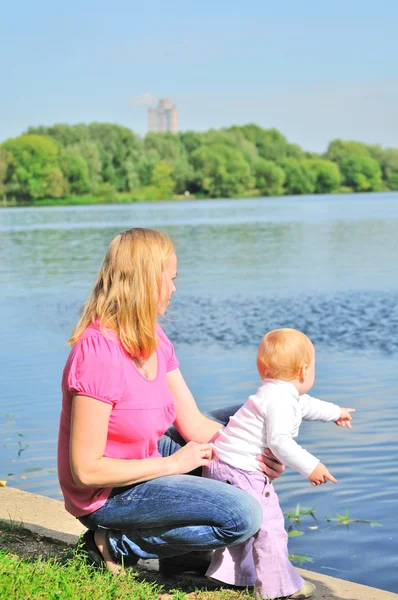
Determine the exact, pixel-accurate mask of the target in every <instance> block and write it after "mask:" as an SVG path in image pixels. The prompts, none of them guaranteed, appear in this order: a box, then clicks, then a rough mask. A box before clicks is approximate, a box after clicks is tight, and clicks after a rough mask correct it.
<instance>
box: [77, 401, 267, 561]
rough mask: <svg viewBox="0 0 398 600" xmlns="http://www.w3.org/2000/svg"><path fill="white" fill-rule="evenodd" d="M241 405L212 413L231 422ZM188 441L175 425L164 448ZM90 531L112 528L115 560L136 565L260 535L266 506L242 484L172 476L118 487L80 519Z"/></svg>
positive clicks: (161, 445) (109, 534) (162, 442)
mask: <svg viewBox="0 0 398 600" xmlns="http://www.w3.org/2000/svg"><path fill="white" fill-rule="evenodd" d="M238 408H239V406H234V407H227V408H224V409H220V410H217V411H213V412H212V413H210V414H209V416H210V417H211V418H213V419H215V420H217V421H219V422H220V423H224V424H225V423H226V422H227V421H228V418H229V416H230V415H231V414H233V413H234V412H236V410H237V409H238ZM184 443H185V442H184V441H183V440H182V438H181V436H180V435H179V433H178V432H177V431H176V430H175V429H174V428H170V429H169V430H168V431H167V432H166V434H165V435H164V436H163V437H162V438H161V439H160V440H159V444H158V447H159V452H160V454H161V455H162V456H170V455H171V454H173V453H174V452H176V451H177V450H178V449H179V448H181V446H182V445H183V444H184ZM79 520H80V521H81V523H83V525H85V526H86V527H87V528H88V529H91V530H94V531H95V530H97V529H100V528H101V529H106V530H107V541H108V546H109V551H110V554H111V556H112V558H113V560H114V561H115V562H118V563H123V564H125V565H126V566H129V565H134V564H135V563H136V562H137V560H138V558H144V559H146V558H158V557H159V558H166V557H169V556H176V555H178V554H185V553H187V552H190V551H192V550H214V549H218V548H224V547H226V546H232V545H235V544H239V543H241V542H244V541H245V540H247V539H248V538H250V537H251V536H252V535H254V534H255V533H256V532H257V531H258V529H259V527H260V525H261V520H262V509H261V506H260V504H259V503H258V502H257V500H255V499H254V498H253V497H251V496H249V494H247V493H246V492H243V491H242V490H240V489H239V488H236V487H233V486H232V485H225V483H222V482H220V481H213V480H211V479H204V478H202V477H198V476H196V475H192V474H188V475H167V476H164V477H157V478H156V479H151V480H150V481H144V482H141V483H136V484H134V485H131V486H127V487H123V488H114V489H113V490H112V492H111V494H110V496H109V498H108V500H107V501H106V503H105V504H104V505H103V506H102V507H101V508H99V509H98V510H96V511H95V512H93V513H91V514H89V515H85V516H84V517H81V518H80V519H79Z"/></svg>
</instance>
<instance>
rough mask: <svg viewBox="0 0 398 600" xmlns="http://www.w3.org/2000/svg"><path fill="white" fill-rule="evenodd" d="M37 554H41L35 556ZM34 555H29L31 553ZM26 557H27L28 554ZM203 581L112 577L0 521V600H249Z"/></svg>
mask: <svg viewBox="0 0 398 600" xmlns="http://www.w3.org/2000/svg"><path fill="white" fill-rule="evenodd" d="M37 548H40V551H38V550H37ZM32 549H33V553H32ZM29 553H30V554H29ZM214 587H215V584H213V583H211V582H207V581H205V580H204V579H199V580H198V578H196V583H195V578H193V579H192V578H191V577H188V576H181V577H179V578H177V579H165V578H162V576H161V575H160V574H159V573H157V572H156V571H147V570H143V569H142V568H141V569H139V570H137V571H133V570H132V569H126V571H125V575H124V576H121V577H114V576H112V575H111V574H110V573H109V572H108V571H102V570H98V569H96V568H95V567H93V566H91V565H88V564H87V563H86V562H85V560H84V557H83V555H82V553H81V551H79V550H78V549H76V548H74V549H73V548H70V547H64V546H63V545H60V544H55V543H54V542H52V541H50V540H46V539H45V538H41V537H40V536H37V535H36V534H34V533H31V532H29V531H28V530H26V529H25V527H24V525H23V523H16V522H7V521H0V600H11V599H12V600H31V599H32V600H69V599H70V600H87V598H93V599H96V598H98V599H100V600H159V599H162V600H163V599H170V600H249V598H252V596H251V595H250V594H249V593H248V592H246V591H238V590H233V589H231V588H217V589H212V588H214Z"/></svg>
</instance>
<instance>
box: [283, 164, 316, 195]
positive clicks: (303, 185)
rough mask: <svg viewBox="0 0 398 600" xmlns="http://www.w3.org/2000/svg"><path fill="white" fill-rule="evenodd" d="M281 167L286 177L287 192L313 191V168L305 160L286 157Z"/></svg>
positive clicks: (296, 193)
mask: <svg viewBox="0 0 398 600" xmlns="http://www.w3.org/2000/svg"><path fill="white" fill-rule="evenodd" d="M281 167H282V169H283V171H284V173H285V177H286V180H285V190H286V193H287V194H292V195H298V194H312V193H313V192H314V191H315V182H316V177H315V173H314V170H313V169H312V168H311V167H310V166H308V165H307V164H306V163H305V162H300V161H298V160H297V159H296V158H286V159H285V160H283V161H282V163H281Z"/></svg>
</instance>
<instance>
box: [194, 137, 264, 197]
mask: <svg viewBox="0 0 398 600" xmlns="http://www.w3.org/2000/svg"><path fill="white" fill-rule="evenodd" d="M191 162H192V165H193V167H194V169H195V173H196V178H197V182H198V186H199V188H200V189H202V190H203V191H204V192H206V193H207V194H208V195H209V196H210V197H213V198H223V197H224V198H233V197H234V196H239V195H240V194H242V193H243V192H244V191H245V190H246V189H248V188H250V187H252V185H253V176H252V173H251V170H250V167H249V165H248V163H247V162H246V160H245V158H244V156H243V154H242V153H241V152H239V151H238V150H236V149H235V148H232V147H230V146H227V145H226V144H218V143H216V144H211V145H205V146H202V147H201V148H199V149H198V150H195V152H193V153H192V155H191Z"/></svg>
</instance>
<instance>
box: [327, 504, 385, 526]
mask: <svg viewBox="0 0 398 600" xmlns="http://www.w3.org/2000/svg"><path fill="white" fill-rule="evenodd" d="M327 521H329V522H330V521H334V522H335V523H336V525H350V524H351V523H369V524H370V526H371V527H383V525H382V524H381V523H376V521H371V520H370V519H350V518H349V516H348V508H347V509H346V511H345V514H344V515H340V514H339V513H337V517H328V518H327Z"/></svg>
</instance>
